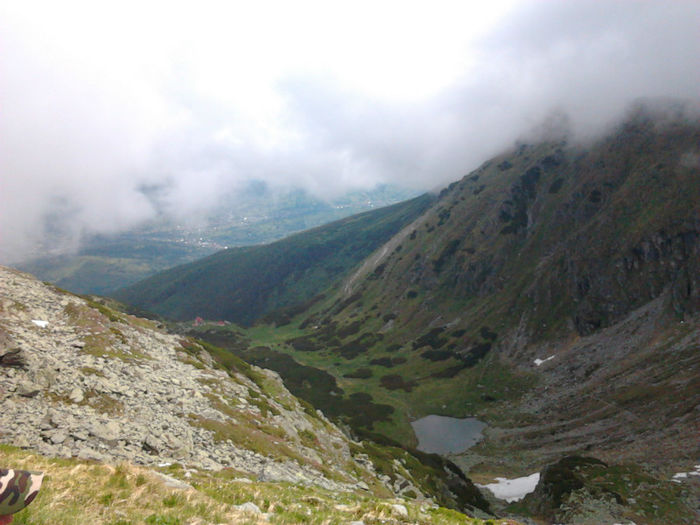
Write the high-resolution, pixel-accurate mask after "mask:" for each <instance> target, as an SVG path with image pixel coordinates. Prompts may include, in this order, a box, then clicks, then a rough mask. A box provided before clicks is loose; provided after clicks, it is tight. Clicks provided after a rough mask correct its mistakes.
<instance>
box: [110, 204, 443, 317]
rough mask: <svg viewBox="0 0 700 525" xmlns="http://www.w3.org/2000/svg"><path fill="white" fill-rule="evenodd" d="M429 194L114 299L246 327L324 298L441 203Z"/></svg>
mask: <svg viewBox="0 0 700 525" xmlns="http://www.w3.org/2000/svg"><path fill="white" fill-rule="evenodd" d="M433 200H434V199H433V197H430V196H429V195H423V196H422V197H417V198H415V199H412V200H410V201H406V202H403V203H399V204H395V205H393V206H388V207H386V208H381V209H378V210H373V211H369V212H365V213H362V214H359V215H355V216H352V217H349V218H346V219H342V220H339V221H336V222H333V223H331V224H327V225H325V226H321V227H318V228H315V229H312V230H309V231H306V232H303V233H299V234H296V235H292V236H290V237H288V238H286V239H282V240H280V241H277V242H274V243H271V244H267V245H260V246H250V247H244V248H232V249H229V250H224V251H221V252H219V253H216V254H214V255H212V256H210V257H207V258H205V259H202V260H199V261H196V262H193V263H190V264H187V265H183V266H179V267H176V268H173V269H170V270H168V271H165V272H162V273H160V274H157V275H155V276H153V277H151V278H149V279H146V280H144V281H141V282H139V283H137V284H135V285H133V286H130V287H128V288H125V289H123V290H119V291H118V292H116V293H114V294H113V296H114V297H116V298H118V299H119V300H121V301H124V302H126V303H129V304H132V305H135V306H138V307H139V308H143V309H145V310H149V311H153V312H155V313H158V314H161V315H163V316H165V317H169V318H172V319H179V320H186V319H194V318H195V317H197V316H200V317H204V318H207V319H222V320H229V321H233V322H236V323H241V324H244V325H247V324H251V323H253V322H254V321H255V320H257V319H259V318H261V317H262V316H264V315H266V314H268V313H270V312H272V311H274V310H278V309H280V308H284V307H292V306H298V305H300V304H301V303H303V302H305V301H308V300H310V299H312V298H313V297H315V296H316V295H317V294H319V293H321V292H323V291H324V290H325V289H326V288H328V287H329V286H330V285H331V284H333V283H334V282H336V281H337V280H338V279H340V278H342V277H343V276H344V275H346V274H347V272H349V271H350V270H351V269H352V268H353V267H355V266H356V265H357V264H359V263H360V262H361V261H362V260H363V259H364V258H365V257H367V255H369V254H370V253H372V252H373V251H374V250H375V249H377V248H378V247H379V246H381V245H382V244H383V243H385V242H386V241H387V240H389V239H390V238H391V237H392V236H393V235H394V234H395V233H396V232H398V231H399V230H400V229H401V228H403V227H404V226H405V225H406V224H409V223H410V222H412V221H413V220H414V219H415V218H416V217H418V216H419V215H420V214H421V213H422V212H423V211H425V209H427V207H428V206H429V205H430V204H431V203H432V202H433Z"/></svg>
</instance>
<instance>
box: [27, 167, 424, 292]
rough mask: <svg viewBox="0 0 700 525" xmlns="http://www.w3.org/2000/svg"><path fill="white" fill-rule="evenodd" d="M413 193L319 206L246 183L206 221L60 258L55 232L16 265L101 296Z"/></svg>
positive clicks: (307, 197) (385, 192)
mask: <svg viewBox="0 0 700 525" xmlns="http://www.w3.org/2000/svg"><path fill="white" fill-rule="evenodd" d="M142 191H143V192H144V195H146V197H147V198H148V199H149V200H150V201H151V202H152V203H153V204H154V207H155V208H157V209H162V208H163V207H164V206H166V205H165V204H164V202H162V201H163V200H164V197H163V196H162V195H161V193H162V192H163V190H162V189H161V188H144V189H143V190H142ZM415 195H416V193H415V192H413V191H409V190H404V189H401V188H398V187H396V186H392V185H386V184H381V185H378V186H376V187H375V188H373V189H371V190H355V191H351V192H348V193H346V194H344V195H341V196H339V197H335V198H332V199H329V200H322V199H320V198H318V197H314V196H312V195H311V194H309V193H308V192H306V191H304V190H301V189H287V190H281V189H273V188H271V187H269V186H268V185H267V184H265V183H264V182H261V181H252V182H250V183H248V184H247V185H245V186H244V187H243V188H240V189H239V190H238V191H236V192H233V193H230V194H226V195H223V196H222V197H221V199H220V203H219V204H218V205H216V206H214V207H213V208H212V209H211V210H209V212H208V213H207V215H206V216H204V217H198V218H191V219H190V220H189V221H188V220H183V221H182V224H180V223H177V222H175V221H173V220H169V219H165V218H161V219H158V220H154V221H152V222H151V223H149V224H147V225H144V226H142V227H140V228H137V229H135V230H132V231H128V232H124V233H121V234H115V235H94V236H90V237H88V238H86V239H84V240H83V242H82V243H81V247H80V250H79V251H78V253H77V254H66V253H61V252H60V251H59V250H58V248H57V247H60V246H61V243H62V241H63V240H62V239H61V236H60V233H54V234H53V235H51V239H52V240H51V243H52V245H49V246H44V247H42V249H41V250H40V253H42V254H45V253H53V252H57V251H58V253H55V254H53V255H49V256H46V255H42V256H40V257H35V258H33V259H31V260H28V261H22V262H18V263H16V264H15V267H17V268H19V269H20V270H23V271H26V272H29V273H31V274H33V275H37V276H38V277H39V278H41V279H42V280H45V281H49V282H51V283H53V284H56V285H57V286H60V287H62V288H65V289H67V290H70V291H72V292H74V293H93V294H101V295H106V294H108V293H110V292H112V291H114V290H116V289H118V288H122V287H124V286H128V285H130V284H133V283H135V282H137V281H139V280H142V279H145V278H146V277H149V276H150V275H153V274H154V273H157V272H159V271H162V270H165V269H167V268H171V267H173V266H177V265H179V264H185V263H188V262H191V261H194V260H197V259H199V258H202V257H205V256H207V255H210V254H212V253H214V252H216V251H218V250H221V249H223V248H225V247H233V246H249V245H254V244H262V243H269V242H272V241H275V240H278V239H281V238H283V237H286V236H288V235H290V234H292V233H296V232H299V231H302V230H306V229H309V228H312V227H315V226H318V225H321V224H325V223H328V222H331V221H334V220H337V219H341V218H343V217H347V216H349V215H353V214H355V213H360V212H362V211H367V210H371V209H375V208H380V207H383V206H387V205H390V204H394V203H397V202H401V201H403V200H406V199H409V198H411V197H414V196H415Z"/></svg>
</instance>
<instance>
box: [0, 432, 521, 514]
mask: <svg viewBox="0 0 700 525" xmlns="http://www.w3.org/2000/svg"><path fill="white" fill-rule="evenodd" d="M0 464H2V465H3V466H4V465H8V466H11V467H13V468H18V469H26V470H41V471H44V472H45V473H46V478H45V479H44V483H43V486H42V489H41V491H40V492H39V495H38V496H37V498H36V500H35V501H34V502H33V503H32V504H31V505H30V506H29V507H27V508H26V509H24V510H22V511H21V512H19V513H18V514H17V515H16V516H15V520H14V522H13V523H16V524H17V525H88V524H89V525H137V524H143V523H145V524H153V525H185V524H195V523H196V524H199V525H205V524H214V523H216V524H222V523H240V524H257V523H276V524H297V523H310V524H327V523H347V522H349V521H357V520H362V521H364V522H365V523H368V524H369V523H380V522H381V523H388V524H400V523H422V524H428V523H431V524H432V523H436V524H445V525H447V524H450V525H451V524H454V525H457V524H481V523H484V522H483V521H482V520H479V519H472V518H469V517H467V516H465V515H463V514H460V513H458V512H455V511H451V510H448V509H444V508H439V507H431V506H429V505H425V504H422V505H421V504H418V503H414V502H411V501H406V500H382V499H377V498H375V497H371V496H364V495H361V494H356V493H336V492H329V491H327V490H323V489H320V488H316V487H303V486H297V485H292V484H287V483H262V482H257V481H252V482H251V481H250V480H247V479H245V478H242V477H241V476H240V475H239V474H237V473H236V472H233V471H230V470H223V471H220V472H209V471H197V470H189V471H185V470H184V469H183V468H182V467H181V466H180V465H177V464H175V465H172V466H171V467H166V468H160V469H157V470H158V471H160V472H162V473H164V474H166V475H168V476H170V477H173V478H176V479H179V480H181V481H184V482H186V483H188V484H190V485H191V487H192V488H190V489H184V490H183V489H174V488H169V487H168V486H166V484H165V483H164V482H163V480H162V479H160V478H159V477H158V476H157V474H155V473H154V471H152V470H150V469H147V468H144V467H137V466H133V465H129V464H126V463H122V464H119V465H109V464H99V463H94V462H86V461H80V460H76V459H51V458H46V457H42V456H39V455H36V454H33V453H31V452H27V451H24V450H21V449H17V448H14V447H9V446H7V445H0ZM186 474H189V475H186ZM242 480H243V481H242ZM248 502H250V503H254V504H256V505H257V506H258V507H259V508H260V509H261V510H262V512H265V513H267V519H265V518H264V517H263V516H262V515H259V514H257V515H256V514H251V513H245V512H244V511H242V510H240V509H236V508H235V505H242V504H244V503H248ZM393 504H401V505H403V506H404V507H406V509H407V510H408V516H402V515H400V514H399V513H397V511H396V510H394V509H393V508H392V505H393ZM491 523H506V520H492V521H491ZM508 523H515V522H511V521H508Z"/></svg>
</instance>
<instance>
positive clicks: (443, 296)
mask: <svg viewBox="0 0 700 525" xmlns="http://www.w3.org/2000/svg"><path fill="white" fill-rule="evenodd" d="M680 115H681V116H679V114H676V113H674V111H670V112H669V111H659V110H658V108H648V107H645V106H636V107H633V108H632V109H631V110H630V111H629V113H628V115H627V119H626V120H625V121H624V122H623V123H621V124H620V125H619V126H618V127H617V128H615V129H614V130H612V131H611V132H610V133H609V134H608V135H607V136H605V137H602V138H599V139H598V140H597V141H596V142H594V143H591V144H586V145H582V144H576V143H572V144H570V143H568V142H567V140H565V139H563V138H561V139H553V140H548V141H544V142H539V143H532V144H526V143H519V144H516V145H515V146H514V147H513V148H512V149H511V150H509V151H507V152H504V153H503V154H501V155H499V156H497V157H495V158H493V159H491V160H489V161H487V162H486V163H484V164H483V165H482V166H481V167H479V168H478V169H476V170H475V171H473V172H471V173H469V174H467V175H465V176H464V177H463V178H462V179H460V180H458V181H456V182H454V183H452V184H450V185H449V186H448V187H446V188H444V189H443V190H442V191H441V192H440V193H439V195H437V196H430V195H425V196H422V197H418V198H415V199H412V200H410V201H406V202H403V203H399V204H394V205H392V206H389V207H386V208H381V209H378V210H373V211H371V212H366V213H363V214H360V215H355V216H352V217H349V218H345V219H342V220H340V221H336V222H332V223H329V224H327V225H324V226H320V227H318V228H315V229H311V230H308V231H306V232H302V233H298V234H295V235H292V236H289V237H286V238H285V239H282V240H279V241H276V242H273V243H270V244H265V245H260V246H254V247H244V248H237V249H229V250H225V251H222V252H219V253H216V254H214V255H211V256H209V257H206V258H204V259H201V260H197V261H195V262H192V263H189V264H186V265H183V266H178V267H175V268H172V269H170V270H167V271H166V272H163V273H160V274H156V275H154V276H153V277H150V278H148V279H146V280H144V281H141V282H138V283H135V284H133V285H131V286H129V287H127V288H123V289H121V290H118V291H117V292H115V293H114V294H112V295H113V297H115V298H116V299H118V300H119V301H121V303H117V302H115V301H112V300H111V299H110V300H105V299H100V300H99V301H102V302H101V303H99V304H102V305H103V306H104V308H110V309H112V310H111V311H113V312H119V313H113V314H111V315H114V316H116V317H117V318H118V319H126V318H127V317H125V316H128V318H129V319H131V317H130V316H131V315H132V314H137V315H139V316H143V315H146V316H149V317H151V318H152V319H153V321H149V322H152V323H154V324H155V325H156V326H159V327H161V328H163V327H167V328H168V330H169V331H171V332H173V333H174V334H179V335H178V337H182V338H186V339H185V340H186V341H193V342H192V343H187V344H184V347H183V348H184V349H185V350H184V351H185V353H189V354H190V357H187V356H184V358H185V359H186V362H189V360H191V359H195V360H196V359H198V356H199V355H200V354H201V353H202V352H206V355H210V356H212V358H213V360H214V362H217V363H218V364H219V366H223V367H224V368H225V369H229V370H231V369H232V368H233V369H237V370H238V371H239V372H241V371H242V370H249V368H247V367H250V366H251V365H252V368H250V370H252V371H257V370H258V368H256V367H261V368H260V369H269V370H272V371H273V372H268V374H273V375H272V376H270V377H276V374H279V377H280V378H281V381H282V382H283V383H284V386H282V383H280V384H279V385H278V386H277V387H275V393H274V394H271V395H273V398H276V396H279V395H280V392H282V394H281V395H282V396H285V395H289V396H293V398H294V399H299V400H300V401H299V403H300V405H299V406H301V407H302V409H308V410H309V415H310V416H311V415H313V414H315V413H316V412H315V411H316V409H318V410H319V411H320V412H319V414H321V413H322V414H323V416H324V417H327V418H328V425H337V426H338V427H337V428H338V429H339V430H335V429H336V427H335V426H332V427H328V428H329V429H330V428H333V429H334V430H332V431H331V430H329V432H333V433H336V432H339V433H340V434H338V435H339V436H340V435H343V436H346V439H348V440H349V445H348V446H349V447H350V449H351V451H353V450H354V453H353V457H355V458H357V457H359V458H360V463H362V461H363V458H364V457H365V456H367V461H369V462H371V463H372V464H373V465H374V467H372V468H374V470H375V472H377V473H378V475H379V479H380V480H382V483H384V486H385V487H390V488H391V491H393V494H394V495H398V496H399V497H408V498H411V499H412V498H414V497H417V499H418V500H421V498H422V497H423V496H425V497H427V498H428V499H429V500H430V501H437V502H438V503H439V504H440V505H443V506H447V507H452V508H455V509H458V510H461V511H463V512H466V513H468V514H470V515H471V513H475V514H473V515H474V516H476V517H477V518H488V517H489V516H493V515H494V514H495V515H498V516H501V517H502V519H513V520H535V521H536V522H538V523H539V522H543V523H555V522H564V523H614V522H620V521H624V520H627V521H632V522H634V523H637V524H642V523H648V524H661V523H668V522H673V523H679V524H680V523H688V524H691V523H694V522H696V521H697V518H698V511H699V509H698V507H697V500H698V496H699V495H700V479H697V477H696V476H690V475H688V476H685V477H679V476H676V474H677V473H683V472H685V473H687V472H694V470H693V469H695V468H696V467H695V466H696V465H697V464H698V458H700V449H699V448H698V441H697V428H699V426H700V412H698V409H697V407H698V402H699V401H700V382H699V380H698V378H700V352H698V349H700V208H699V206H700V199H698V196H700V172H699V171H698V170H699V169H700V165H699V164H698V162H697V151H698V150H697V148H698V144H700V121H698V120H697V118H696V117H692V118H691V117H685V116H682V115H683V113H682V112H681V113H680ZM693 159H695V160H693ZM87 300H88V301H93V302H94V301H95V299H94V298H92V299H91V298H88V299H87ZM105 301H106V302H105ZM122 303H123V304H122ZM88 304H92V303H90V302H88ZM95 307H96V308H98V309H99V308H100V306H95ZM149 312H150V313H149ZM108 317H109V315H108ZM113 333H114V332H113ZM173 337H174V336H173ZM180 344H181V345H182V344H183V343H180ZM188 348H189V350H188ZM193 364H194V365H196V366H195V368H197V367H198V366H200V365H197V364H196V362H195V361H193ZM241 367H243V368H241ZM257 373H258V372H255V374H257ZM255 374H254V375H255ZM253 381H254V379H253ZM281 388H283V389H285V390H283V391H281V390H279V389H281ZM286 390H288V391H289V393H288V394H285V393H284V392H286ZM214 393H215V392H212V394H214ZM251 396H252V397H251ZM249 397H251V399H250V400H249V401H248V403H249V404H252V405H255V406H258V407H259V405H260V403H259V402H256V401H255V399H258V397H256V396H255V395H253V394H250V396H249ZM275 403H279V402H278V401H272V400H270V401H267V402H266V403H265V407H267V408H266V409H265V410H263V411H262V412H265V411H267V413H269V412H270V411H271V409H270V407H273V408H274V410H273V411H272V412H273V413H274V411H280V410H279V408H278V407H277V404H275ZM222 409H223V408H222ZM227 410H228V409H227ZM261 410H262V409H261ZM230 415H233V416H235V417H239V415H238V413H236V414H232V413H230ZM263 416H265V414H264V413H263ZM426 416H433V417H435V416H445V417H450V418H477V419H478V420H479V421H481V422H483V425H484V426H483V429H482V428H479V430H480V433H481V437H479V438H478V439H477V438H475V440H476V442H475V444H474V443H472V442H470V443H468V444H463V445H460V449H459V450H456V449H454V450H449V451H447V450H446V451H444V452H443V456H444V457H441V456H437V455H434V454H426V453H425V452H420V451H419V450H417V446H418V445H419V443H418V439H417V437H416V432H415V431H414V428H413V427H412V425H413V424H414V423H415V422H416V421H418V420H421V419H422V418H425V417H426ZM193 417H194V418H195V419H196V420H197V421H200V419H198V418H200V417H203V416H196V414H195V416H192V415H190V420H191V421H192V418H193ZM319 417H321V416H319ZM201 422H202V423H203V424H205V423H206V425H205V429H208V430H210V431H213V432H215V433H218V435H219V436H224V435H225V436H227V437H228V439H229V440H230V441H229V442H231V443H235V442H237V441H238V440H239V437H240V436H239V434H238V432H233V431H232V430H231V429H229V428H224V427H221V426H220V425H219V424H218V423H216V424H214V423H211V422H207V421H205V420H203V419H202V420H201ZM331 422H332V423H331ZM324 424H325V423H324ZM207 425H208V426H207ZM276 425H277V424H276V423H272V424H271V425H270V427H269V428H268V430H269V431H270V432H272V433H273V435H274V434H275V431H274V428H275V427H276ZM442 432H446V431H445V430H443V431H442ZM297 434H298V432H297ZM215 435H216V434H215ZM333 435H336V434H333ZM300 436H301V435H300ZM300 439H301V438H300ZM339 439H340V438H339ZM285 442H289V439H288V438H284V437H283V438H282V441H281V442H278V441H275V440H273V443H275V445H274V447H273V448H272V449H267V451H262V453H263V455H265V456H269V453H270V451H271V450H273V451H275V453H276V454H279V453H281V452H280V451H281V450H285V451H286V449H284V448H283V447H282V445H283V444H284V443H285ZM353 443H361V444H362V445H361V446H362V447H363V450H364V452H361V451H360V450H359V449H354V448H353V447H355V446H356V445H354V444H353ZM302 445H303V443H302ZM281 447H282V448H281ZM295 450H296V449H295V448H294V447H292V449H291V452H289V451H286V452H284V453H285V454H286V453H291V454H292V456H293V457H295V458H296V457H297V452H296V451H295ZM258 452H259V453H260V452H261V451H260V450H258ZM357 454H360V455H359V456H358V455H357ZM227 456H228V453H223V454H222V457H227ZM297 459H298V458H297ZM323 464H325V461H324V463H323ZM314 465H315V463H314ZM399 465H403V466H402V467H399ZM236 468H238V467H236ZM397 469H398V470H397ZM533 473H536V474H538V476H537V477H535V476H534V474H533ZM324 475H326V474H324ZM407 476H408V477H407ZM258 477H259V474H258ZM409 478H410V479H409ZM497 478H505V480H513V479H515V478H523V480H525V479H527V480H528V481H527V482H526V481H522V480H520V479H518V480H517V481H516V482H515V483H516V484H517V483H527V484H531V485H532V486H529V485H528V487H529V488H528V489H527V492H529V493H528V494H527V495H525V493H524V492H523V493H522V494H520V496H519V498H518V499H516V500H515V501H505V500H504V499H500V498H497V497H495V496H494V495H493V494H491V493H490V492H489V490H488V489H482V491H481V492H480V491H479V490H478V489H477V488H476V487H475V486H474V485H473V484H472V481H471V480H473V481H474V482H476V483H478V484H479V486H481V487H484V486H487V485H490V484H493V483H494V482H495V481H496V479H497ZM505 480H502V482H503V483H507V481H505ZM404 481H405V483H404ZM420 494H423V496H421V495H420ZM375 495H379V493H376V494H375ZM522 496H524V498H523V497H522ZM484 513H492V514H484ZM370 522H371V521H370ZM435 522H438V521H435Z"/></svg>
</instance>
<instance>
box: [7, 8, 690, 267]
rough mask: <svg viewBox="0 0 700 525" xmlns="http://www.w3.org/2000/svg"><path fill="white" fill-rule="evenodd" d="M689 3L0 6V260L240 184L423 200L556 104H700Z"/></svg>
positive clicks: (612, 109) (192, 205) (583, 130)
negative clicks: (385, 186) (389, 187)
mask: <svg viewBox="0 0 700 525" xmlns="http://www.w3.org/2000/svg"><path fill="white" fill-rule="evenodd" d="M699 27H700V2H698V1H689V2H682V1H679V0H672V1H669V0H665V1H662V0H659V1H655V2H652V1H636V2H635V1H619V2H616V1H612V0H605V1H554V0H552V1H545V0H541V1H533V2H519V1H508V0H489V1H478V2H477V1H474V2H467V1H465V0H456V1H440V0H432V1H430V2H428V1H422V2H411V1H408V0H403V1H388V2H383V1H380V0H373V1H368V2H364V1H358V0H354V1H352V2H334V1H317V2H312V1H304V0H295V1H279V2H272V1H264V0H256V1H255V2H236V1H233V0H229V1H220V2H211V1H205V0H204V1H203V0H198V1H196V2H195V1H189V2H178V1H173V0H169V1H163V2H160V1H153V2H149V1H147V0H140V1H138V2H131V1H124V0H121V1H119V2H116V1H115V2H107V1H105V2H95V1H85V2H77V1H72V0H61V1H60V2H57V1H54V0H50V1H32V0H22V1H21V2H20V1H18V2H14V1H9V0H8V1H3V2H2V3H0V261H2V262H8V261H10V260H17V259H19V258H21V257H23V256H26V254H27V253H29V252H30V251H31V249H32V247H35V246H36V243H37V242H38V241H40V240H42V239H45V238H46V237H47V236H49V237H50V236H55V235H58V234H61V235H67V236H68V237H70V238H72V239H73V240H74V241H77V240H78V239H80V237H81V236H82V235H84V234H89V233H94V232H117V231H122V230H124V229H127V228H130V227H133V226H135V225H138V224H140V223H142V222H143V221H146V220H148V219H149V218H152V217H153V216H154V215H155V213H156V210H155V208H154V205H153V203H152V202H151V201H149V199H148V198H147V197H146V196H145V195H144V193H143V191H142V189H143V188H144V187H158V188H160V193H159V194H160V195H161V196H162V200H161V202H160V206H161V208H162V210H164V211H165V212H167V213H170V214H172V215H173V216H183V215H189V214H192V215H196V214H198V213H200V212H201V211H202V210H205V209H206V207H207V206H209V205H211V204H212V203H214V202H216V200H217V198H218V196H220V195H221V194H222V193H224V192H226V191H235V189H236V188H238V187H241V185H242V184H243V183H244V182H245V181H246V180H250V179H260V180H265V181H267V182H268V183H270V184H271V185H299V186H302V187H304V188H307V189H309V190H311V191H313V192H315V193H316V194H318V195H334V194H337V193H339V192H342V191H345V190H347V189H349V188H357V187H369V186H372V185H374V184H376V183H379V182H385V183H395V184H399V185H402V186H408V187H412V188H416V189H432V188H435V187H437V186H439V185H441V184H445V183H447V182H451V181H453V180H456V179H458V178H460V177H461V176H462V175H464V174H465V173H467V172H468V171H470V170H471V169H473V168H475V167H477V166H478V165H479V164H480V163H481V162H483V161H484V160H486V159H487V158H488V157H489V156H490V155H492V154H494V153H497V152H499V151H500V150H501V149H503V148H505V147H507V146H509V145H511V144H512V143H513V141H514V140H516V139H517V138H518V137H521V136H522V135H523V134H524V133H527V131H528V130H530V129H532V128H533V127H535V126H536V125H537V124H538V123H539V122H541V121H542V119H543V118H544V117H545V116H546V115H547V114H549V113H550V112H551V111H553V110H562V111H566V112H567V113H568V114H569V115H570V117H571V120H572V123H573V127H574V129H575V130H576V131H577V132H578V133H580V134H590V133H593V132H595V131H597V130H600V129H601V128H602V126H604V125H606V124H607V123H609V122H610V121H611V119H614V118H616V117H618V116H619V115H620V113H621V112H622V110H623V109H624V107H625V106H626V105H627V104H628V103H629V102H630V101H632V100H634V99H637V98H639V97H679V98H696V97H698V94H699V91H700V90H699V89H698V86H700V38H699V37H698V28H699Z"/></svg>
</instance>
